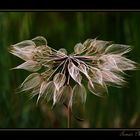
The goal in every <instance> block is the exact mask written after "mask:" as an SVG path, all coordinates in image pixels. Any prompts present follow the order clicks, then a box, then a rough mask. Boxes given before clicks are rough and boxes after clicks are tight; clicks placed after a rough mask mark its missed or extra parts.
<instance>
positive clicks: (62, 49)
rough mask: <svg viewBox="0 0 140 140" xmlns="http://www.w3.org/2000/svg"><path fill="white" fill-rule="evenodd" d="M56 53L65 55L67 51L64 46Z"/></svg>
mask: <svg viewBox="0 0 140 140" xmlns="http://www.w3.org/2000/svg"><path fill="white" fill-rule="evenodd" d="M57 53H58V54H60V55H67V51H66V49H64V48H61V49H59V50H58V52H57Z"/></svg>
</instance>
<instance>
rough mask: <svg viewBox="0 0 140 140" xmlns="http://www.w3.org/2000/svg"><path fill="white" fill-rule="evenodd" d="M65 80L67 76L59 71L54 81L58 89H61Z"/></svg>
mask: <svg viewBox="0 0 140 140" xmlns="http://www.w3.org/2000/svg"><path fill="white" fill-rule="evenodd" d="M65 81H66V76H65V75H64V74H62V73H57V74H56V75H55V76H54V78H53V82H54V85H55V87H56V90H57V91H59V89H60V88H61V87H62V86H63V85H64V83H65Z"/></svg>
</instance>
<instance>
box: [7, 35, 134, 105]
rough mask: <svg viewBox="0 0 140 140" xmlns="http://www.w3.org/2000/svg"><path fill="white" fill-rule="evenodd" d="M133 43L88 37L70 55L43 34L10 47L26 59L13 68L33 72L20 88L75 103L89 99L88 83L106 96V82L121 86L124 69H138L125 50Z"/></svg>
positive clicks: (44, 96)
mask: <svg viewBox="0 0 140 140" xmlns="http://www.w3.org/2000/svg"><path fill="white" fill-rule="evenodd" d="M130 50H131V48H130V46H127V45H121V44H113V43H112V42H110V41H102V40H97V39H88V40H86V41H85V42H84V43H83V44H82V43H78V44H76V45H75V47H74V52H73V53H72V54H70V55H68V54H67V51H66V50H65V49H64V48H62V49H59V50H55V49H53V48H51V47H49V46H48V45H47V41H46V39H45V38H44V37H41V36H39V37H36V38H34V39H32V40H26V41H22V42H20V43H17V44H15V45H12V46H11V48H10V53H12V54H13V55H15V56H17V57H19V58H21V59H23V60H24V61H25V62H24V63H23V64H21V65H19V66H17V67H15V68H13V69H24V70H27V71H30V72H32V74H30V75H29V76H28V77H27V78H26V79H25V80H24V82H23V83H22V84H21V86H20V91H30V93H31V95H32V96H33V97H34V96H35V95H38V98H37V102H38V101H39V99H40V98H42V99H46V100H47V101H50V100H53V105H55V104H56V103H65V104H67V105H68V106H72V104H73V103H76V102H77V101H79V102H81V103H85V102H86V96H87V93H86V88H85V86H84V85H85V84H87V87H88V89H89V91H90V92H91V93H93V94H94V95H97V96H100V97H104V96H106V95H107V92H108V91H107V86H122V85H124V83H125V82H126V81H125V80H124V77H123V75H124V71H126V70H134V69H136V67H137V66H136V65H137V63H135V62H134V61H132V60H130V59H128V58H126V57H125V56H124V54H126V53H128V52H129V51H130Z"/></svg>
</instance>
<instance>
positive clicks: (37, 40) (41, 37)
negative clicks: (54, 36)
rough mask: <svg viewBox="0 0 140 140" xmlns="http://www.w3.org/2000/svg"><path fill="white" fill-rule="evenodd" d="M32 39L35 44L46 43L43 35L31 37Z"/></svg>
mask: <svg viewBox="0 0 140 140" xmlns="http://www.w3.org/2000/svg"><path fill="white" fill-rule="evenodd" d="M32 41H33V42H34V43H35V44H36V46H42V45H45V46H46V45H47V40H46V38H44V37H43V36H37V37H35V38H33V39H32Z"/></svg>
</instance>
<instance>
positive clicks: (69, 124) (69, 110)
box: [67, 106, 71, 128]
mask: <svg viewBox="0 0 140 140" xmlns="http://www.w3.org/2000/svg"><path fill="white" fill-rule="evenodd" d="M70 127H71V107H69V106H68V122H67V128H70Z"/></svg>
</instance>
